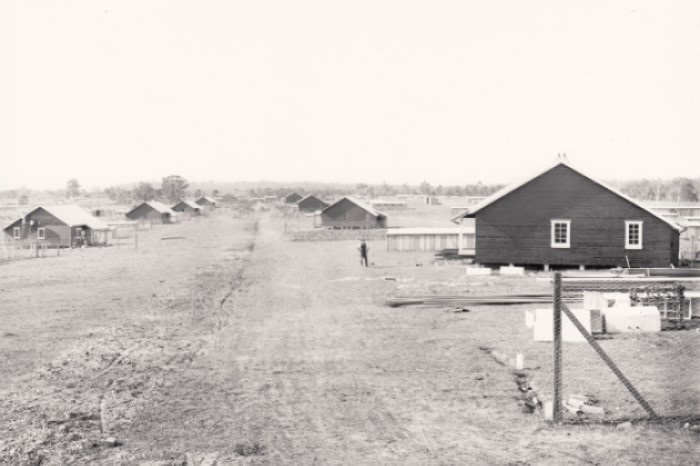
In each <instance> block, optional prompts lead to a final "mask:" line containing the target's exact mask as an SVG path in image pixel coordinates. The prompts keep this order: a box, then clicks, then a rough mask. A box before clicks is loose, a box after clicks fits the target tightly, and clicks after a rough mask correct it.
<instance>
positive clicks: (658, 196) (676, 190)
mask: <svg viewBox="0 0 700 466" xmlns="http://www.w3.org/2000/svg"><path fill="white" fill-rule="evenodd" d="M613 184H615V183H613ZM616 184H617V185H618V186H619V189H620V191H622V192H623V193H625V194H627V195H628V196H630V197H633V198H635V199H639V200H641V201H667V202H700V178H694V179H691V178H682V177H681V178H673V179H670V180H647V179H642V180H632V181H622V182H619V183H616Z"/></svg>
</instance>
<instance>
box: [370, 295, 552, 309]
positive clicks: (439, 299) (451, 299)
mask: <svg viewBox="0 0 700 466" xmlns="http://www.w3.org/2000/svg"><path fill="white" fill-rule="evenodd" d="M551 302H552V295H551V294H508V295H489V296H409V297H397V298H387V299H385V300H384V304H385V305H387V306H389V307H402V306H430V307H443V306H444V307H449V306H469V305H502V304H533V303H551Z"/></svg>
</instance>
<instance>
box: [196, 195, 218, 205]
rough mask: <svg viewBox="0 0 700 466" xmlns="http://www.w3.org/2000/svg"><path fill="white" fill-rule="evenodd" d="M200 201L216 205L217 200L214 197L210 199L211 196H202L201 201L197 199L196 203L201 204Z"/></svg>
mask: <svg viewBox="0 0 700 466" xmlns="http://www.w3.org/2000/svg"><path fill="white" fill-rule="evenodd" d="M199 201H207V202H211V203H212V204H216V199H214V198H213V197H210V196H202V197H200V198H199V199H197V200H196V201H195V202H199Z"/></svg>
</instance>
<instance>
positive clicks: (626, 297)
mask: <svg viewBox="0 0 700 466" xmlns="http://www.w3.org/2000/svg"><path fill="white" fill-rule="evenodd" d="M603 296H605V299H607V300H608V307H630V306H632V302H631V301H630V294H629V293H603Z"/></svg>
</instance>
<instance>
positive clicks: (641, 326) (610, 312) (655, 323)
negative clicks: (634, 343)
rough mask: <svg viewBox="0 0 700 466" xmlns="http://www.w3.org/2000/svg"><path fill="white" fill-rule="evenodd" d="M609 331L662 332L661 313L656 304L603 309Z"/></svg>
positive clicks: (606, 328) (606, 329) (607, 330)
mask: <svg viewBox="0 0 700 466" xmlns="http://www.w3.org/2000/svg"><path fill="white" fill-rule="evenodd" d="M603 318H604V321H605V331H606V332H608V333H628V332H660V331H661V313H660V312H659V310H658V309H657V308H656V306H637V307H627V308H625V307H612V308H608V309H605V310H604V311H603Z"/></svg>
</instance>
